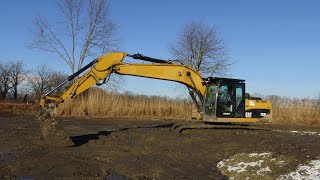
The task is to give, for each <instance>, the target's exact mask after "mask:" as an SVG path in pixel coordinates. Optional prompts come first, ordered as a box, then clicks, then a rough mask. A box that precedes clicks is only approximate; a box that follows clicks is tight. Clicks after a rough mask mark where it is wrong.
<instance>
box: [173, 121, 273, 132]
mask: <svg viewBox="0 0 320 180" xmlns="http://www.w3.org/2000/svg"><path fill="white" fill-rule="evenodd" d="M171 129H172V130H174V131H177V132H179V133H181V132H183V131H185V130H192V129H230V130H231V129H240V130H265V131H270V129H268V128H264V127H261V126H257V124H250V125H249V124H239V123H211V122H210V123H209V122H195V123H187V124H175V125H174V126H172V128H171Z"/></svg>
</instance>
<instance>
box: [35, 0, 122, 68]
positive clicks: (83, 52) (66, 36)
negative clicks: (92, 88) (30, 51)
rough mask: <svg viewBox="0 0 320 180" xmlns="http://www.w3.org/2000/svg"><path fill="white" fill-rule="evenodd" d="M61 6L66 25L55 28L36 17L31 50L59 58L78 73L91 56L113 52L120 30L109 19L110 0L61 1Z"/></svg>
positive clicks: (43, 19)
mask: <svg viewBox="0 0 320 180" xmlns="http://www.w3.org/2000/svg"><path fill="white" fill-rule="evenodd" d="M58 7H59V10H60V12H61V14H62V19H63V20H62V21H63V24H62V25H63V26H59V24H58V25H57V26H56V25H55V26H53V25H51V24H50V23H49V22H48V21H47V20H46V19H45V18H44V17H42V16H38V17H36V18H35V20H34V29H35V31H34V40H33V42H32V43H31V47H32V48H35V49H40V50H42V51H45V52H49V53H53V54H56V55H58V56H59V57H60V58H61V59H62V60H63V61H64V62H65V63H66V64H67V65H68V66H69V67H70V69H71V71H72V73H74V72H75V71H76V70H79V69H80V68H81V67H82V65H83V63H84V61H85V60H86V58H87V57H96V56H100V55H102V54H103V53H105V52H106V51H108V50H110V49H109V48H111V47H112V46H113V45H114V43H115V42H116V39H115V38H114V35H115V31H116V29H117V27H116V25H115V24H114V23H113V22H112V21H111V20H110V18H109V4H108V3H107V1H106V0H88V1H83V0H61V1H58ZM60 25H61V24H60ZM59 29H60V31H59ZM61 29H63V30H62V31H61Z"/></svg>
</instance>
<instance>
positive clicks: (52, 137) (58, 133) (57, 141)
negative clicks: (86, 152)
mask: <svg viewBox="0 0 320 180" xmlns="http://www.w3.org/2000/svg"><path fill="white" fill-rule="evenodd" d="M38 120H39V122H40V129H41V132H42V135H43V138H44V139H45V141H46V142H47V143H48V144H49V145H50V146H54V147H66V146H73V145H74V143H73V141H72V140H71V139H70V137H69V135H68V134H67V133H66V132H65V130H64V129H63V128H62V127H61V125H60V124H59V123H58V122H57V121H56V120H55V119H54V117H50V116H45V115H42V116H38Z"/></svg>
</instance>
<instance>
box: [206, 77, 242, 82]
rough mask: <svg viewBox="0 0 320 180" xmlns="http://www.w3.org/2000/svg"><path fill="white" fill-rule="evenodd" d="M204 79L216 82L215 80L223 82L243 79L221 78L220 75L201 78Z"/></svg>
mask: <svg viewBox="0 0 320 180" xmlns="http://www.w3.org/2000/svg"><path fill="white" fill-rule="evenodd" d="M203 80H204V81H209V82H216V81H223V82H244V81H245V80H244V79H233V78H222V77H207V78H203Z"/></svg>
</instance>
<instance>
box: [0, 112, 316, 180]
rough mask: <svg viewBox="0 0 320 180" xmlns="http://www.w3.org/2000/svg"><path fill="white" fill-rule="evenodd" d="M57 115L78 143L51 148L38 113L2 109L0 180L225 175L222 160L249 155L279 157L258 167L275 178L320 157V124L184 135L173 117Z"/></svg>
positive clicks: (259, 126)
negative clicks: (83, 116)
mask: <svg viewBox="0 0 320 180" xmlns="http://www.w3.org/2000/svg"><path fill="white" fill-rule="evenodd" d="M58 120H59V122H60V123H61V125H62V126H63V127H64V128H65V130H66V131H67V132H68V133H69V135H70V136H71V139H72V140H73V141H74V143H75V146H73V147H53V146H50V145H48V144H47V143H46V142H45V141H44V139H43V138H42V137H41V132H40V129H39V123H38V121H36V120H35V116H34V115H27V114H17V113H15V114H13V113H8V112H0V178H1V179H53V178H60V179H64V178H65V179H129V178H132V179H182V178H184V179H228V177H232V176H234V175H235V174H232V173H231V170H232V169H229V170H230V172H229V173H228V172H227V170H228V168H226V167H222V168H221V167H220V168H218V167H217V165H218V163H219V162H220V166H221V164H222V162H226V163H231V160H230V161H229V160H227V159H229V158H230V157H233V159H232V161H234V159H238V160H239V162H243V161H246V158H248V157H253V155H252V153H269V154H268V157H269V156H270V159H271V161H275V160H277V163H273V164H272V163H271V164H265V167H267V165H268V168H269V170H270V169H271V170H270V171H268V169H266V168H264V170H267V171H265V172H263V171H260V175H261V176H262V177H265V178H267V179H275V178H277V177H279V176H280V175H284V174H288V173H290V172H292V171H294V170H295V169H297V167H298V166H299V165H301V164H305V163H308V162H309V161H311V160H316V159H319V156H320V150H319V147H320V128H319V127H310V126H292V125H291V126H290V125H276V124H267V125H266V124H256V125H251V126H245V125H240V126H239V125H237V126H235V128H231V129H230V128H221V127H220V128H217V129H186V130H184V131H182V132H180V133H179V132H178V130H174V129H173V126H174V125H175V124H177V122H172V121H161V120H157V121H154V120H153V121H151V120H134V119H129V120H125V119H93V118H90V119H79V118H58ZM179 123H180V124H184V123H185V122H184V123H183V122H178V124H179ZM242 127H243V128H242ZM302 132H304V133H302ZM250 153H251V154H250ZM239 154H240V155H244V154H246V155H244V156H241V157H243V159H241V158H240V159H239V157H240V156H239ZM262 155H263V156H264V157H266V156H265V154H262ZM262 155H261V156H262ZM258 156H260V155H259V154H258ZM258 156H257V157H258ZM255 160H256V159H255ZM264 160H265V159H264ZM271 161H270V162H271ZM260 162H262V161H260ZM276 165H277V167H274V166H276ZM260 170H261V169H260ZM248 171H249V174H250V172H253V170H250V169H249V170H248ZM247 176H250V175H248V172H247V174H244V175H243V176H242V177H240V176H239V177H240V179H242V178H243V177H247ZM256 177H258V176H256Z"/></svg>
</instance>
